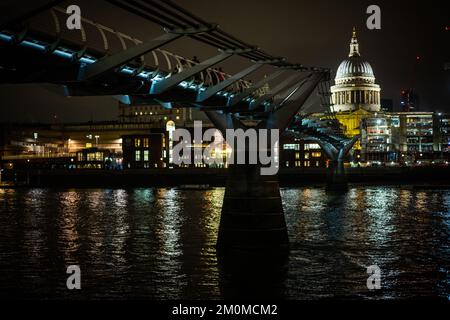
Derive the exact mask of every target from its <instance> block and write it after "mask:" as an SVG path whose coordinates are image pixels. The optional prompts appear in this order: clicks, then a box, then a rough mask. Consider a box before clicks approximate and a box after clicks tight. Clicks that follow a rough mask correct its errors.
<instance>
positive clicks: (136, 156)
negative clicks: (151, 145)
mask: <svg viewBox="0 0 450 320" xmlns="http://www.w3.org/2000/svg"><path fill="white" fill-rule="evenodd" d="M135 160H136V162H139V161H141V151H140V150H136V153H135Z"/></svg>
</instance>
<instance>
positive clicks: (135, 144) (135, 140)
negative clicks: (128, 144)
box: [134, 138, 141, 148]
mask: <svg viewBox="0 0 450 320" xmlns="http://www.w3.org/2000/svg"><path fill="white" fill-rule="evenodd" d="M134 146H135V147H136V148H139V147H140V146H141V139H137V138H136V139H134Z"/></svg>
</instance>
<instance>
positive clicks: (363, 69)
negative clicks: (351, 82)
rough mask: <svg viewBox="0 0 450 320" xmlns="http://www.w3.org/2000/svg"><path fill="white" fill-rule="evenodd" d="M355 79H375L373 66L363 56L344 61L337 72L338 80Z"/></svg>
mask: <svg viewBox="0 0 450 320" xmlns="http://www.w3.org/2000/svg"><path fill="white" fill-rule="evenodd" d="M353 77H367V78H375V75H374V74H373V69H372V66H371V65H370V64H369V63H368V62H367V61H364V59H362V58H361V56H357V55H355V56H352V57H349V58H348V59H346V60H344V61H342V63H341V64H340V65H339V68H338V69H337V72H336V80H342V79H344V78H353Z"/></svg>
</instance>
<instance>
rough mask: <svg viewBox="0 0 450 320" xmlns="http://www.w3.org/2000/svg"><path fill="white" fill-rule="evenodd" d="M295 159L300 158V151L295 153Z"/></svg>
mask: <svg viewBox="0 0 450 320" xmlns="http://www.w3.org/2000/svg"><path fill="white" fill-rule="evenodd" d="M295 159H296V160H298V159H300V153H299V152H296V153H295Z"/></svg>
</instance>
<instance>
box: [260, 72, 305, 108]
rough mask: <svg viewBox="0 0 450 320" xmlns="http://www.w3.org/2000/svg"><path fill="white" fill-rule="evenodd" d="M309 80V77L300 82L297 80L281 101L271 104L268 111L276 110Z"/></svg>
mask: <svg viewBox="0 0 450 320" xmlns="http://www.w3.org/2000/svg"><path fill="white" fill-rule="evenodd" d="M307 81H308V77H307V78H306V79H305V78H303V79H301V80H299V81H298V82H296V83H295V84H294V85H293V86H291V87H290V88H289V89H287V90H286V91H285V93H284V95H283V96H282V98H281V99H280V101H279V102H277V103H273V104H272V105H270V107H269V108H268V109H267V110H266V111H275V110H277V109H279V108H280V107H282V106H283V104H284V103H285V102H287V101H288V100H289V98H290V96H291V95H293V94H294V93H295V92H296V91H297V90H299V89H300V88H301V87H302V86H303V85H304V84H305V83H306V82H307Z"/></svg>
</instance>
